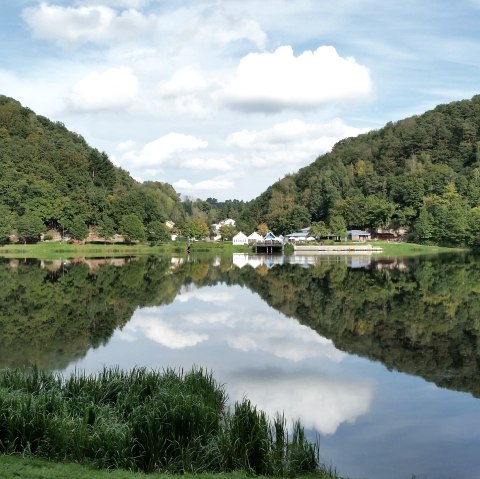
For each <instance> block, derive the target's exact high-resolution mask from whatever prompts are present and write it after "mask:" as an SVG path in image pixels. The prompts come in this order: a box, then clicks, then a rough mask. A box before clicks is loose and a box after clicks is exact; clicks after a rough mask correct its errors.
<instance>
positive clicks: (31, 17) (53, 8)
mask: <svg viewBox="0 0 480 479" xmlns="http://www.w3.org/2000/svg"><path fill="white" fill-rule="evenodd" d="M22 17H23V19H24V20H25V22H26V23H27V25H28V26H29V27H30V29H31V30H32V33H33V35H34V36H35V37H38V38H43V39H46V40H51V41H54V42H55V43H57V44H59V45H61V46H66V47H75V46H79V45H82V44H84V43H104V42H107V41H110V40H112V39H113V38H134V37H136V36H137V35H140V34H142V33H144V32H145V31H146V30H149V29H150V28H151V27H153V25H154V23H155V18H154V17H146V16H144V15H143V14H142V13H140V12H138V11H137V10H135V9H128V10H123V11H122V12H121V13H117V12H116V11H115V10H113V9H112V8H109V7H105V6H100V5H86V6H80V7H77V8H75V7H62V6H57V5H49V4H48V3H41V4H40V5H39V6H38V7H29V8H26V9H24V10H23V12H22Z"/></svg>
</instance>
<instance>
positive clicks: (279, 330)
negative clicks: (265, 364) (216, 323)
mask: <svg viewBox="0 0 480 479" xmlns="http://www.w3.org/2000/svg"><path fill="white" fill-rule="evenodd" d="M227 342H228V344H229V345H230V346H231V347H233V348H235V349H239V350H240V351H245V352H250V351H264V352H268V353H270V354H273V355H274V356H277V357H279V358H285V359H289V360H290V361H295V362H298V361H303V360H304V359H307V358H325V359H329V360H330V361H334V362H339V361H341V360H342V359H343V358H344V357H345V354H344V353H342V352H341V351H339V350H338V349H336V348H335V346H334V344H333V342H332V341H331V340H329V339H326V338H324V337H322V336H319V335H318V334H316V333H315V332H314V331H312V330H311V329H310V328H308V327H306V326H302V325H300V324H298V322H297V321H295V320H293V319H287V318H282V319H280V318H278V317H277V316H275V315H254V316H249V317H248V318H247V319H245V320H243V321H242V323H241V325H239V327H238V328H237V331H236V332H235V335H234V336H228V337H227ZM299 344H301V347H299Z"/></svg>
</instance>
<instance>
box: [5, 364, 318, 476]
mask: <svg viewBox="0 0 480 479" xmlns="http://www.w3.org/2000/svg"><path fill="white" fill-rule="evenodd" d="M0 453H3V454H25V453H26V454H28V455H31V456H35V457H38V458H46V459H50V460H56V461H64V460H67V461H72V462H80V463H88V464H90V465H91V466H94V467H96V468H98V469H125V470H130V471H140V472H155V471H157V472H159V471H161V472H169V473H201V472H210V473H219V472H232V471H244V472H245V473H249V474H256V475H258V474H260V475H269V476H289V477H292V476H295V475H299V474H308V473H319V472H320V471H321V470H322V468H321V467H320V465H319V463H318V453H319V451H318V443H311V442H309V441H308V440H307V439H306V437H305V434H304V431H303V428H302V427H301V425H300V423H299V422H298V421H297V422H295V423H294V424H293V428H292V431H291V432H290V433H289V432H288V429H287V425H286V421H285V419H284V418H283V416H280V415H277V416H276V417H275V418H274V419H272V420H270V419H269V418H268V417H267V416H266V414H265V413H264V412H263V411H260V410H257V408H256V407H255V406H253V405H252V404H251V403H250V401H249V400H248V399H244V400H243V401H242V402H237V403H235V404H234V405H233V406H232V407H231V408H230V407H227V395H226V393H225V390H224V388H223V386H221V385H219V384H217V383H216V381H215V380H214V379H213V377H212V375H211V374H208V373H205V372H204V371H202V370H192V371H189V372H186V373H184V372H181V371H180V372H176V371H173V370H166V371H164V372H162V373H159V372H155V371H147V370H146V369H134V370H132V371H130V372H124V371H120V370H118V369H105V370H104V371H103V372H101V373H99V374H98V375H94V376H85V375H81V374H74V375H72V376H70V377H68V378H63V377H62V376H60V375H56V374H53V373H50V372H43V371H39V370H36V369H34V370H29V371H26V370H3V371H0Z"/></svg>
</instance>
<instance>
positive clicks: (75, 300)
mask: <svg viewBox="0 0 480 479" xmlns="http://www.w3.org/2000/svg"><path fill="white" fill-rule="evenodd" d="M280 263H282V264H280ZM0 282H1V283H0V284H1V285H2V286H1V288H0V304H1V306H0V308H1V309H0V365H1V366H2V367H6V366H19V365H24V364H32V363H35V364H37V365H38V366H40V367H47V368H54V369H63V368H65V367H67V366H68V365H69V364H70V363H72V362H74V361H76V360H78V359H79V358H81V357H83V356H84V355H85V354H86V353H87V352H88V351H89V349H91V348H97V347H98V346H100V345H102V344H106V343H108V340H109V339H110V337H111V336H112V334H113V333H114V331H115V330H117V329H118V328H121V333H120V334H121V335H122V336H123V338H124V339H125V340H126V341H128V340H133V339H134V338H135V337H136V335H139V334H142V335H149V337H150V338H151V339H153V340H154V341H157V342H159V343H160V344H163V345H167V344H168V345H169V346H168V347H172V348H182V347H189V346H190V345H193V344H200V343H202V341H205V340H206V338H205V334H206V333H205V332H204V331H202V330H200V329H196V328H195V327H191V326H192V325H195V323H203V324H207V323H211V324H214V323H218V324H221V323H222V322H223V323H225V321H228V320H229V318H228V317H227V316H226V314H228V309H225V312H224V313H218V314H216V315H208V316H206V317H202V316H201V314H200V313H198V314H197V315H193V316H192V317H191V318H190V319H189V321H190V323H189V325H190V326H189V328H190V329H189V328H187V323H178V322H175V321H173V322H169V321H167V320H165V321H159V320H158V319H157V318H156V317H154V316H152V315H149V307H154V306H161V305H166V304H169V303H171V302H172V301H173V300H174V299H175V298H177V296H178V298H177V301H188V300H189V298H190V297H191V296H195V295H196V299H197V300H201V297H202V295H203V296H205V297H208V300H209V301H216V302H217V303H218V304H220V305H221V304H222V302H223V303H224V304H227V303H228V301H229V300H230V299H229V296H228V294H229V293H228V288H226V289H222V292H221V293H220V292H218V291H216V290H215V289H214V288H206V287H207V286H214V285H218V284H224V285H230V286H231V285H240V286H242V287H247V288H249V289H250V290H251V291H253V292H255V293H257V294H258V295H260V297H261V298H262V299H263V300H264V301H265V302H266V303H268V304H269V305H270V306H271V307H273V308H274V309H275V310H277V311H279V312H281V313H282V314H283V315H285V316H287V317H290V318H294V319H295V320H296V321H298V322H299V323H300V324H302V325H304V326H307V327H308V328H311V329H313V330H315V331H316V332H317V333H319V335H320V336H318V340H312V339H309V342H308V343H306V344H307V345H306V346H305V348H302V349H301V350H299V349H298V348H295V347H293V346H290V344H288V341H287V342H284V343H282V342H281V341H280V339H279V337H276V329H275V327H276V326H275V324H266V325H263V327H262V328H261V329H258V325H257V324H256V323H255V321H254V317H252V318H248V319H249V320H248V321H247V320H246V319H247V318H243V319H245V321H244V322H243V323H242V325H241V328H240V329H238V330H235V332H234V334H232V335H231V338H230V339H229V341H231V346H232V347H235V348H238V349H241V350H244V351H245V350H247V351H248V349H249V348H255V349H257V350H262V351H265V352H268V353H269V354H274V355H282V357H287V358H289V359H290V360H292V361H295V360H296V357H297V356H298V355H300V356H298V357H301V358H302V359H304V357H306V356H305V355H308V356H307V357H311V358H312V360H313V361H315V360H319V359H318V355H319V354H320V355H321V354H327V353H326V352H325V351H327V349H325V347H326V346H325V338H328V339H329V340H331V341H333V344H334V345H335V346H336V348H338V349H340V350H343V351H345V352H348V353H353V354H358V355H361V356H364V357H367V358H370V359H373V360H379V361H381V362H382V363H384V364H385V365H386V366H387V367H388V368H391V369H396V370H399V371H404V372H408V373H411V374H415V375H419V376H422V377H424V378H425V379H427V380H429V381H433V382H435V383H436V384H438V385H440V386H442V387H447V388H451V389H456V390H463V391H469V392H471V393H472V394H474V395H476V396H479V395H480V385H479V360H480V358H479V354H480V353H479V351H480V347H479V336H480V335H479V329H480V314H479V313H480V269H479V263H478V261H477V259H476V258H475V257H473V256H463V255H455V256H439V257H432V258H428V259H425V258H414V259H409V260H399V259H386V260H382V261H377V260H375V259H372V258H370V257H359V258H355V257H324V258H319V257H313V258H312V257H291V258H286V259H281V257H270V258H268V257H255V256H236V257H234V259H233V260H232V258H223V257H222V258H218V257H217V258H212V257H189V258H167V257H163V258H153V257H151V258H136V259H127V260H124V259H123V260H103V259H102V260H81V261H77V262H68V263H67V262H61V261H58V262H40V261H32V260H29V261H18V260H5V261H3V262H1V263H0ZM189 285H194V286H195V288H189ZM179 293H181V294H180V295H179ZM189 295H190V296H189ZM137 308H143V309H141V310H139V311H138V312H137V314H136V315H135V317H134V319H133V320H132V321H130V319H131V318H132V316H133V313H134V311H135V310H137ZM230 319H231V318H230ZM179 325H181V328H179ZM295 334H300V333H298V331H297V332H296V333H295ZM282 337H285V336H282ZM287 337H292V335H291V334H290V336H288V335H287ZM294 339H295V338H294V337H292V341H294ZM322 351H323V353H321V352H322ZM332 351H333V350H332ZM331 354H340V353H339V352H338V351H337V352H336V353H333V352H332V353H331ZM258 380H259V381H260V380H261V379H258ZM255 381H256V379H255V378H254V377H252V378H251V382H252V385H251V386H252V389H254V386H255V384H254V383H255ZM277 386H279V387H281V385H279V384H277ZM285 387H287V388H288V385H286V386H285Z"/></svg>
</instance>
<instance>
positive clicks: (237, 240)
mask: <svg viewBox="0 0 480 479" xmlns="http://www.w3.org/2000/svg"><path fill="white" fill-rule="evenodd" d="M232 243H233V244H234V245H244V244H248V238H247V235H245V234H243V233H242V232H241V231H240V233H237V234H236V235H235V236H234V237H233V239H232Z"/></svg>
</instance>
